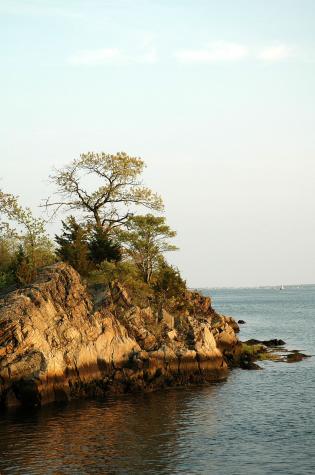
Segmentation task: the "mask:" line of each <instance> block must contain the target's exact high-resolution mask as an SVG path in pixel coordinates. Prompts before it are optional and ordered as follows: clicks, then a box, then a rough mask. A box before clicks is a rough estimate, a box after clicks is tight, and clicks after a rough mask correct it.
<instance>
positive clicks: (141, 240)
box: [120, 214, 177, 283]
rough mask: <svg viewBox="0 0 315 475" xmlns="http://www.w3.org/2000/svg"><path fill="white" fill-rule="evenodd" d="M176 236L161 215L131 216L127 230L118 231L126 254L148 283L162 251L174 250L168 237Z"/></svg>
mask: <svg viewBox="0 0 315 475" xmlns="http://www.w3.org/2000/svg"><path fill="white" fill-rule="evenodd" d="M174 236H176V232H175V231H172V230H171V229H170V227H169V226H168V225H167V224H166V222H165V218H164V217H162V216H153V215H152V214H147V215H145V216H133V217H131V218H130V219H129V220H128V223H127V231H122V232H121V233H120V239H121V242H122V243H123V244H124V246H125V249H126V251H127V254H128V255H129V256H130V257H131V258H132V259H133V261H134V263H135V264H136V266H137V267H138V269H139V272H140V273H141V275H142V278H143V280H144V282H146V283H150V281H151V278H152V274H153V272H154V270H156V269H157V266H158V263H159V260H160V258H161V255H162V254H163V253H164V252H168V251H175V250H176V249H177V247H176V246H174V245H172V244H169V242H168V239H170V238H173V237H174Z"/></svg>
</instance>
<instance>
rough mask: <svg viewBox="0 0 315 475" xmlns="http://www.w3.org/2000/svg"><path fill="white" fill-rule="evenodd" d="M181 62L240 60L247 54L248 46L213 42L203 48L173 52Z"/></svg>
mask: <svg viewBox="0 0 315 475" xmlns="http://www.w3.org/2000/svg"><path fill="white" fill-rule="evenodd" d="M175 56H176V58H177V60H178V61H180V62H182V63H212V62H217V61H240V60H242V59H244V58H246V57H247V56H248V48H247V47H246V46H244V45H241V44H238V43H226V42H223V41H221V42H215V43H211V44H210V45H209V46H208V47H207V48H204V49H185V50H180V51H177V52H176V54H175Z"/></svg>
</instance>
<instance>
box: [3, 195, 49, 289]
mask: <svg viewBox="0 0 315 475" xmlns="http://www.w3.org/2000/svg"><path fill="white" fill-rule="evenodd" d="M0 214H1V215H2V216H4V217H6V218H7V219H8V220H9V223H13V224H14V225H17V227H18V229H12V228H11V227H10V224H9V223H8V222H6V221H1V223H0V227H1V228H2V229H6V232H7V233H11V236H12V239H14V240H15V241H18V242H19V245H20V246H22V248H23V256H24V261H23V262H22V261H21V262H20V268H19V269H17V268H16V269H15V273H16V277H17V279H18V281H19V282H20V283H22V284H25V283H29V282H31V281H32V280H33V279H34V278H35V276H36V272H37V269H38V268H39V267H41V266H43V265H47V264H51V263H52V262H53V260H54V254H53V247H52V243H51V241H50V239H49V238H48V236H47V235H46V230H45V224H46V223H45V221H44V220H43V219H41V218H36V217H35V216H34V215H33V213H32V211H31V209H30V208H23V207H22V206H21V205H20V204H19V201H18V198H17V196H14V195H12V194H9V193H4V192H3V191H2V190H0ZM22 269H25V270H23V271H22Z"/></svg>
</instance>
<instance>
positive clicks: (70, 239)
mask: <svg viewBox="0 0 315 475" xmlns="http://www.w3.org/2000/svg"><path fill="white" fill-rule="evenodd" d="M62 227H63V231H62V234H61V235H60V236H58V235H56V236H55V241H56V243H57V245H58V247H57V249H56V253H57V256H58V257H59V258H60V259H61V260H63V261H65V262H68V263H69V264H70V265H71V266H72V267H73V268H74V269H75V270H77V271H78V272H79V274H81V275H83V276H85V275H87V274H88V273H89V272H90V271H91V269H92V266H91V261H90V252H89V247H88V235H89V229H88V227H87V226H82V225H80V224H79V223H77V221H76V219H75V218H74V217H73V216H70V217H69V218H68V219H67V220H66V221H62Z"/></svg>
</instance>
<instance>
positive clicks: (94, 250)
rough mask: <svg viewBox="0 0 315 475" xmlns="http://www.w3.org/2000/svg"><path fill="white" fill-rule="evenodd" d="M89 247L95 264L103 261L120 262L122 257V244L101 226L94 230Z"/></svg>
mask: <svg viewBox="0 0 315 475" xmlns="http://www.w3.org/2000/svg"><path fill="white" fill-rule="evenodd" d="M88 247H89V251H90V258H91V260H92V262H93V263H94V264H100V263H101V262H103V261H109V262H112V261H114V262H118V261H120V260H121V258H122V254H121V248H120V245H119V244H118V243H117V242H115V241H114V240H113V239H112V238H110V236H109V235H108V233H107V232H106V231H105V230H104V229H103V228H102V227H99V226H96V227H95V228H94V230H93V231H92V236H91V237H90V239H89V242H88Z"/></svg>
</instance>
